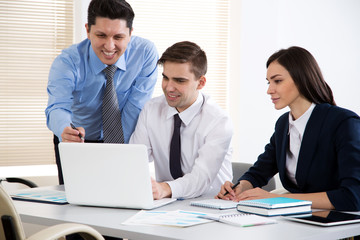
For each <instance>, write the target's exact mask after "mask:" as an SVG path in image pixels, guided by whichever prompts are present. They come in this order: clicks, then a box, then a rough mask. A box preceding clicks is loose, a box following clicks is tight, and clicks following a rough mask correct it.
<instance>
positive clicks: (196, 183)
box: [130, 92, 233, 198]
mask: <svg viewBox="0 0 360 240" xmlns="http://www.w3.org/2000/svg"><path fill="white" fill-rule="evenodd" d="M177 113H178V111H177V110H176V109H175V108H174V107H170V106H169V105H168V104H167V102H166V99H165V96H164V95H162V96H160V97H156V98H153V99H151V100H150V101H148V102H147V103H146V104H145V106H144V108H143V110H142V111H141V113H140V116H139V119H138V122H137V125H136V128H135V131H134V133H133V135H132V136H131V138H130V144H145V145H146V146H147V147H148V152H149V160H150V161H154V163H155V164H154V165H155V175H156V181H158V182H167V183H168V184H169V186H170V188H171V191H172V197H174V198H193V197H197V196H200V195H206V196H212V197H213V196H215V195H216V194H217V193H218V192H219V191H220V188H221V185H222V184H223V183H224V182H225V181H231V180H232V168H231V147H230V142H231V138H232V134H233V127H232V123H231V120H230V118H229V116H228V115H227V114H226V113H225V112H224V111H223V110H222V109H221V108H220V107H219V106H218V105H217V104H216V103H215V102H214V101H212V100H211V99H210V98H209V97H208V96H205V95H204V94H202V93H201V92H199V95H198V98H197V100H196V101H195V102H194V103H193V104H192V105H191V106H190V107H189V108H187V109H186V110H185V111H183V112H181V113H179V116H180V118H181V120H182V124H181V128H180V136H181V169H182V171H183V173H184V176H183V177H180V178H178V179H176V180H174V179H173V177H172V176H171V173H170V167H169V166H170V164H169V154H170V142H171V138H172V134H173V130H174V115H175V114H177Z"/></svg>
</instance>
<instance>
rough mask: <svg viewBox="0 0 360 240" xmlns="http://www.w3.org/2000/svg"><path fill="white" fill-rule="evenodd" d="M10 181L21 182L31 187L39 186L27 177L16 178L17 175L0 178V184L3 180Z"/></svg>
mask: <svg viewBox="0 0 360 240" xmlns="http://www.w3.org/2000/svg"><path fill="white" fill-rule="evenodd" d="M3 181H5V182H9V183H21V184H24V185H26V186H28V187H30V188H35V187H38V185H36V184H35V183H34V182H32V181H30V180H28V179H25V178H15V177H10V178H9V177H8V178H1V179H0V184H1V182H3Z"/></svg>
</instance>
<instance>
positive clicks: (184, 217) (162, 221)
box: [122, 210, 213, 227]
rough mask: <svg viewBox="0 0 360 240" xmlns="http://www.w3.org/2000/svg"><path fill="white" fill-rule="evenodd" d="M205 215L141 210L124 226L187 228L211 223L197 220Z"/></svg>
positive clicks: (189, 212)
mask: <svg viewBox="0 0 360 240" xmlns="http://www.w3.org/2000/svg"><path fill="white" fill-rule="evenodd" d="M202 215H206V214H205V213H200V212H192V211H183V210H176V211H145V210H142V211H140V212H138V213H137V214H135V215H134V216H132V217H131V218H129V219H127V220H126V221H125V222H123V223H122V224H124V225H162V226H171V227H189V226H194V225H198V224H203V223H208V222H212V221H213V220H209V219H205V218H199V216H202Z"/></svg>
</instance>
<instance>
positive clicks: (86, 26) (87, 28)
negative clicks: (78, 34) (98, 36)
mask: <svg viewBox="0 0 360 240" xmlns="http://www.w3.org/2000/svg"><path fill="white" fill-rule="evenodd" d="M85 28H86V34H87V38H88V39H90V29H89V25H88V24H87V23H85Z"/></svg>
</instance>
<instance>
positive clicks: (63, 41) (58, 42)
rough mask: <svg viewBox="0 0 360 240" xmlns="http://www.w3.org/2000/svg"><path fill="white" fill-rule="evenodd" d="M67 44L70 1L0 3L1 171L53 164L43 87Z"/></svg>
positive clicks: (70, 30)
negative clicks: (52, 65) (50, 69)
mask: <svg viewBox="0 0 360 240" xmlns="http://www.w3.org/2000/svg"><path fill="white" fill-rule="evenodd" d="M72 43H73V1H69V0H46V1H44V0H22V1H18V0H17V1H14V0H0V52H1V54H0V166H6V165H12V166H15V165H34V164H53V163H55V160H54V159H55V157H54V149H53V144H52V136H53V135H52V133H51V132H50V131H49V130H48V129H47V127H46V119H45V114H44V110H45V107H46V105H47V93H46V85H47V78H48V73H49V68H50V65H51V63H52V62H53V60H54V58H55V57H56V56H57V55H58V54H59V53H60V52H61V50H62V49H63V48H65V47H68V46H69V45H71V44H72Z"/></svg>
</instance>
